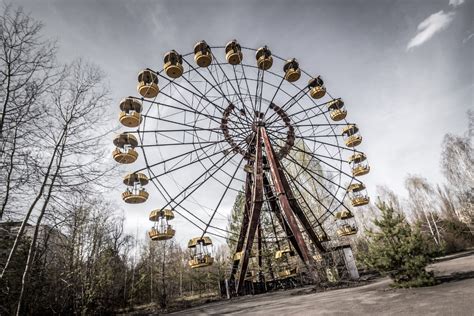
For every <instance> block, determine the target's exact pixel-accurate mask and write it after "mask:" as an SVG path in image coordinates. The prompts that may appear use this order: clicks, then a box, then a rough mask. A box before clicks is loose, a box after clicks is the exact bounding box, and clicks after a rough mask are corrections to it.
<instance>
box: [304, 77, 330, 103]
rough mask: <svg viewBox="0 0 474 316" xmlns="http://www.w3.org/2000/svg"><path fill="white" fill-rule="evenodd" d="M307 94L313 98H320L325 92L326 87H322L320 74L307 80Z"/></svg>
mask: <svg viewBox="0 0 474 316" xmlns="http://www.w3.org/2000/svg"><path fill="white" fill-rule="evenodd" d="M308 87H309V88H310V90H309V95H310V96H311V97H312V98H313V99H321V98H322V97H324V95H325V94H326V87H324V81H323V79H321V76H318V77H316V78H312V79H310V80H309V82H308Z"/></svg>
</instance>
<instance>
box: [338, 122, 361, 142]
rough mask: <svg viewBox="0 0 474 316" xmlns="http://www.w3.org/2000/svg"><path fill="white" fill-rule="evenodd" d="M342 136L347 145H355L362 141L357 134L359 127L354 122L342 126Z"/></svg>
mask: <svg viewBox="0 0 474 316" xmlns="http://www.w3.org/2000/svg"><path fill="white" fill-rule="evenodd" d="M342 136H343V137H344V142H345V143H346V146H347V147H355V146H358V145H360V143H362V136H360V135H359V128H358V127H357V125H355V124H351V125H347V126H346V127H344V128H343V130H342Z"/></svg>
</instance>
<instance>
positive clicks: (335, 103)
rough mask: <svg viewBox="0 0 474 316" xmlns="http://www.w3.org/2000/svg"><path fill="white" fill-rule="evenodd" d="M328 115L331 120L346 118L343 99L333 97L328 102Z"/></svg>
mask: <svg viewBox="0 0 474 316" xmlns="http://www.w3.org/2000/svg"><path fill="white" fill-rule="evenodd" d="M328 109H329V111H330V112H329V116H331V119H332V120H333V121H336V122H337V121H341V120H343V119H345V118H346V116H347V111H346V109H344V101H342V99H340V98H339V99H335V100H332V101H331V102H329V103H328Z"/></svg>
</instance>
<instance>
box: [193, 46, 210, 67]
mask: <svg viewBox="0 0 474 316" xmlns="http://www.w3.org/2000/svg"><path fill="white" fill-rule="evenodd" d="M194 61H195V62H196V64H197V65H198V66H199V67H208V66H209V65H210V64H211V62H212V52H211V48H210V47H209V45H207V43H206V42H205V41H200V42H197V43H196V45H194Z"/></svg>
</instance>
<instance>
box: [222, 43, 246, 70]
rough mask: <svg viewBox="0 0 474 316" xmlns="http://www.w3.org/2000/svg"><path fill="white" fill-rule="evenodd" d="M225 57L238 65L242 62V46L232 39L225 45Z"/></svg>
mask: <svg viewBox="0 0 474 316" xmlns="http://www.w3.org/2000/svg"><path fill="white" fill-rule="evenodd" d="M225 59H227V62H228V63H229V64H231V65H238V64H240V63H241V62H242V59H243V55H242V48H241V47H240V44H239V43H238V42H237V41H236V40H233V41H230V42H229V43H227V45H226V46H225Z"/></svg>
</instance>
